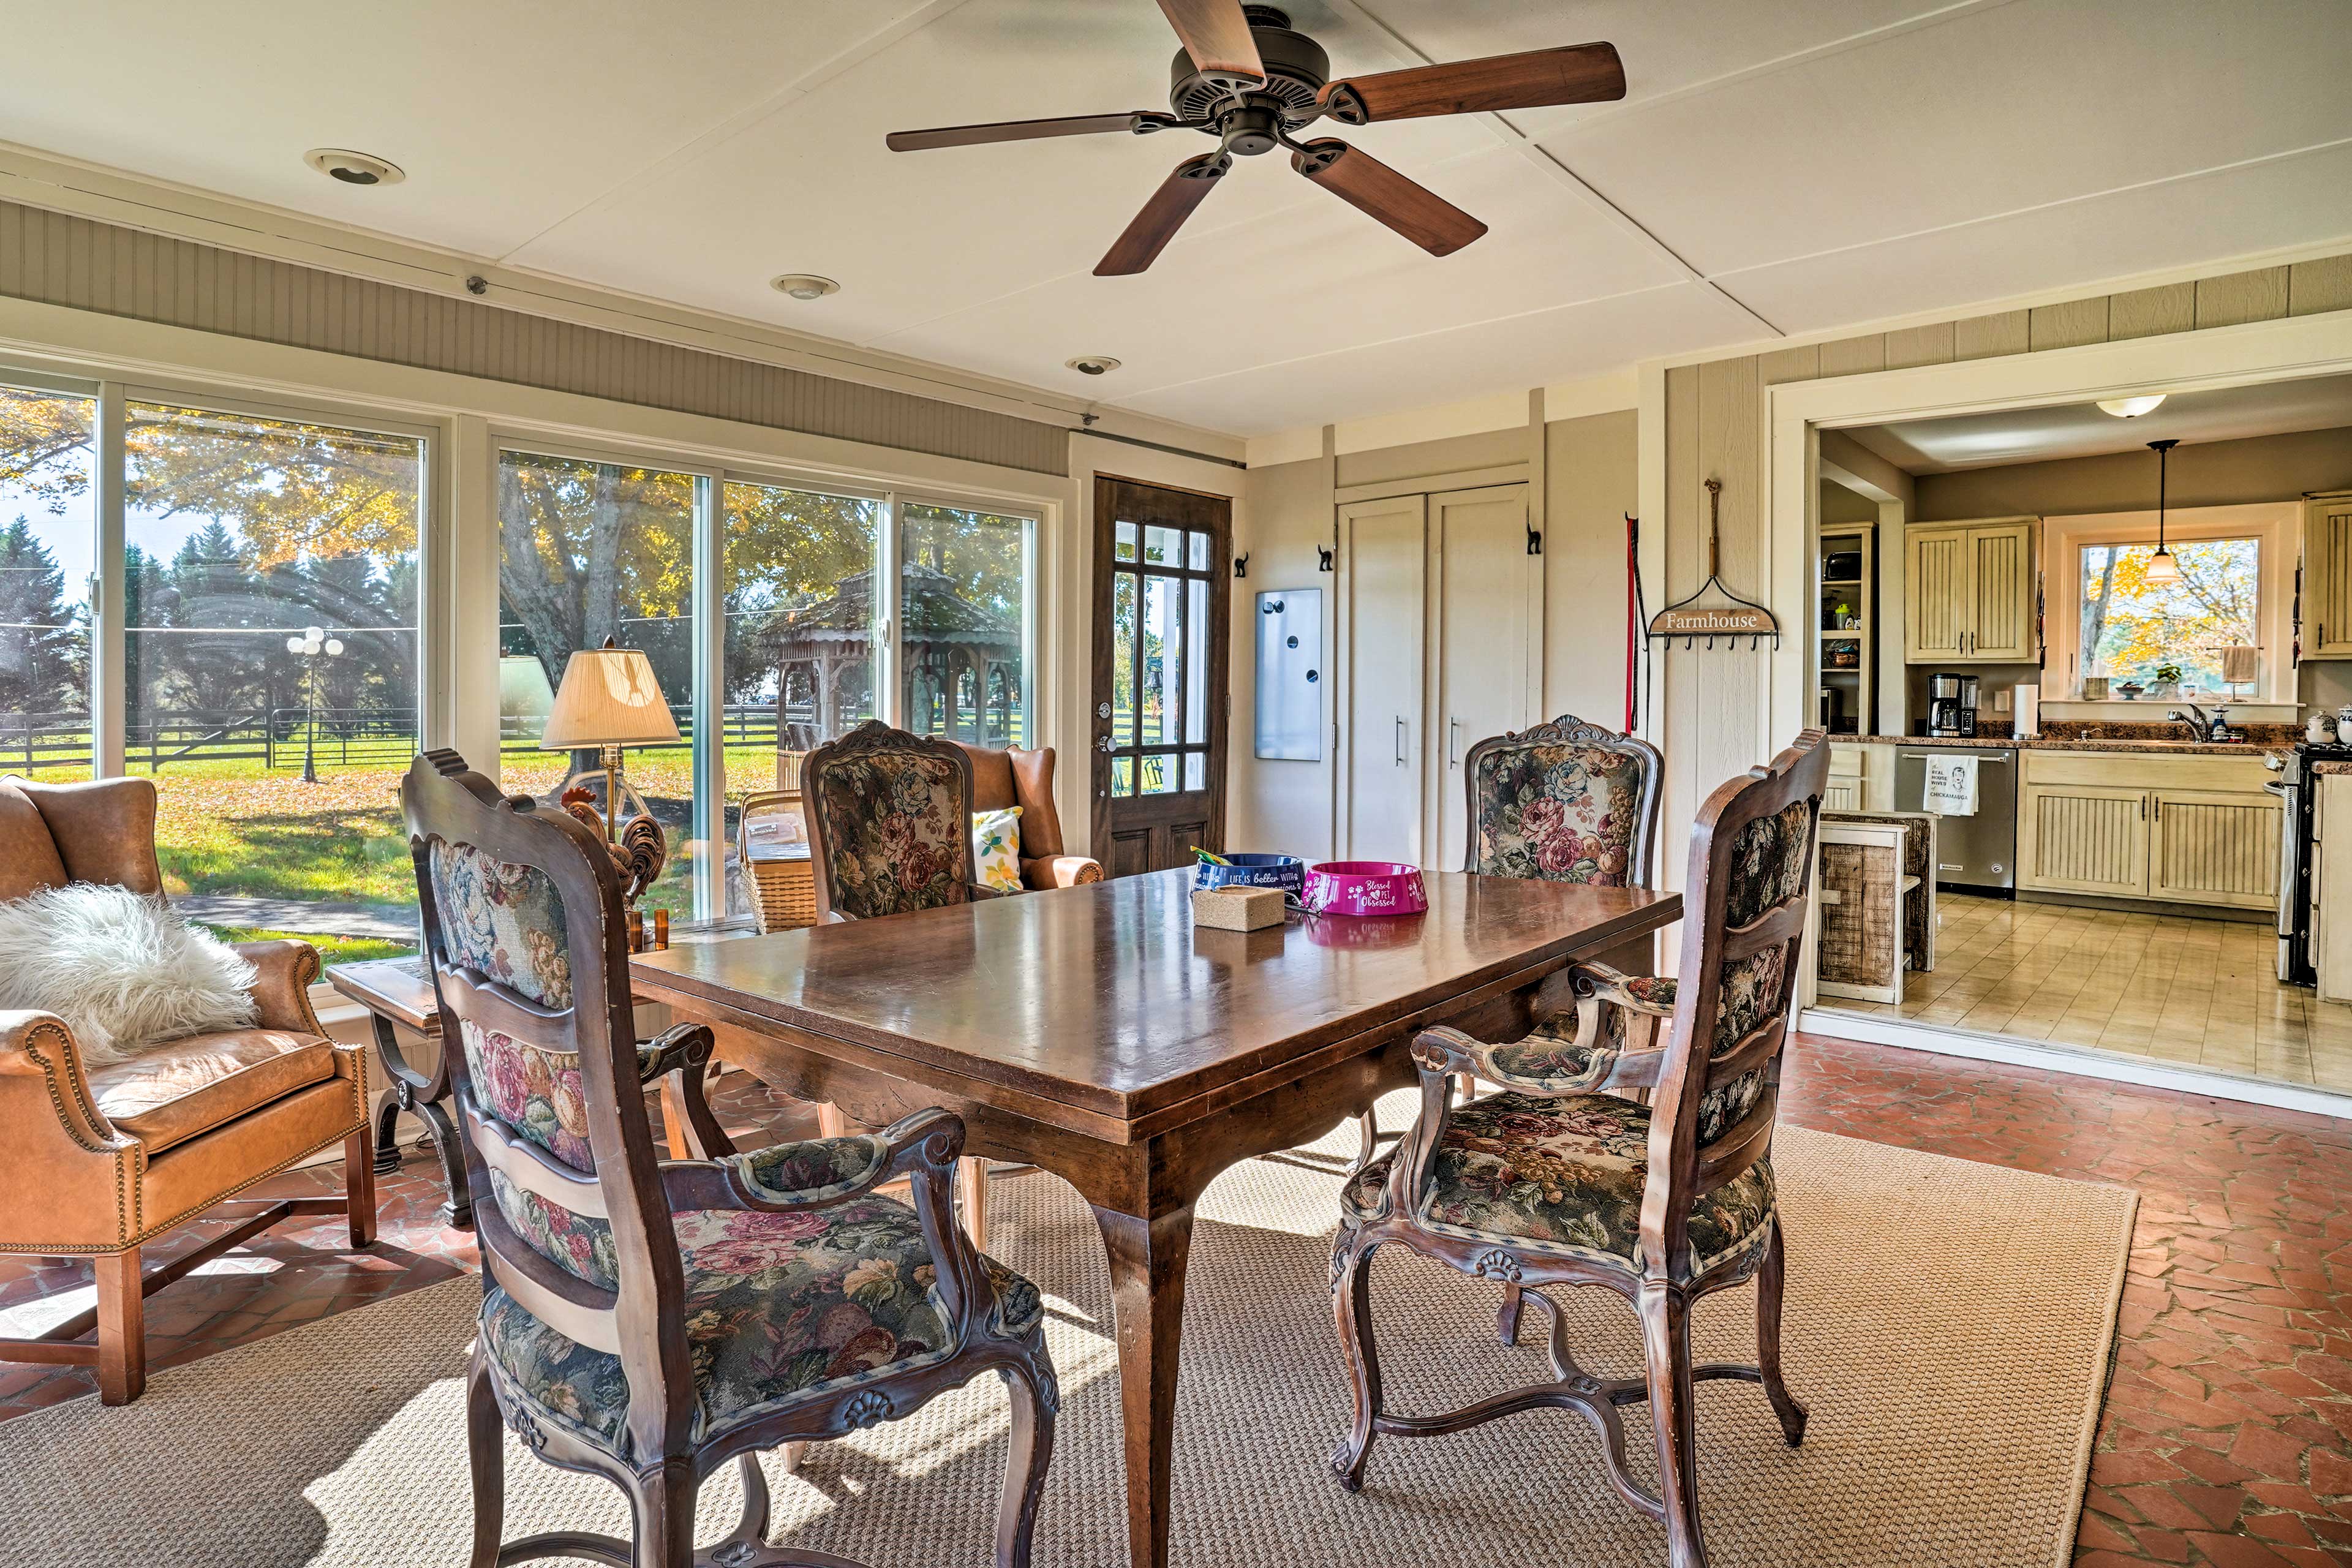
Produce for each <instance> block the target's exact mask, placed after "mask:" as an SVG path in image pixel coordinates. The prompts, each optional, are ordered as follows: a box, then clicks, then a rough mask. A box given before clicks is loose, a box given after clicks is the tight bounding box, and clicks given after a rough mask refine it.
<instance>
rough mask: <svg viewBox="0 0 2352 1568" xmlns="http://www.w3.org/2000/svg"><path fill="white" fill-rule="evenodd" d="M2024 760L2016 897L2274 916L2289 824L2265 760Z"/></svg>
mask: <svg viewBox="0 0 2352 1568" xmlns="http://www.w3.org/2000/svg"><path fill="white" fill-rule="evenodd" d="M2020 777H2021V783H2020V788H2019V794H2018V821H2017V862H2018V870H2017V885H2018V887H2019V888H2021V889H2028V890H2032V891H2040V892H2056V893H2096V894H2101V895H2103V896H2105V897H2108V898H2126V899H2149V900H2162V901H2164V902H2167V903H2176V904H2209V905H2213V906H2216V907H2220V908H2225V909H2247V910H2263V909H2271V908H2273V907H2275V905H2276V903H2277V901H2278V860H2279V834H2280V833H2281V832H2282V831H2283V829H2284V818H2283V816H2282V813H2281V809H2280V803H2279V800H2278V798H2277V797H2276V796H2274V795H2269V794H2267V793H2265V792H2264V791H2263V787H2262V786H2263V778H2264V774H2263V765H2262V759H2261V758H2260V757H2259V756H2253V755H2250V756H2245V757H2225V756H2214V755H2211V754H2210V753H2165V752H2140V753H2128V752H2116V753H2100V752H2025V753H2023V754H2022V756H2021V769H2020Z"/></svg>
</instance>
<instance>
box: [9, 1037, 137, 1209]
mask: <svg viewBox="0 0 2352 1568" xmlns="http://www.w3.org/2000/svg"><path fill="white" fill-rule="evenodd" d="M0 1150H5V1152H6V1163H5V1180H0V1247H5V1248H6V1249H8V1250H12V1251H21V1250H27V1249H30V1250H35V1251H38V1250H42V1249H43V1248H45V1247H47V1248H55V1249H57V1250H59V1251H68V1250H77V1251H79V1250H107V1249H109V1248H110V1247H112V1246H117V1245H120V1244H121V1240H122V1237H123V1236H124V1234H125V1229H124V1227H125V1225H126V1223H127V1222H126V1215H125V1210H124V1206H123V1205H124V1204H125V1201H126V1199H127V1198H128V1196H129V1194H130V1193H131V1190H132V1189H133V1187H134V1186H135V1184H137V1182H138V1180H139V1172H140V1168H141V1166H142V1163H143V1156H142V1152H141V1149H140V1145H139V1141H138V1140H137V1139H135V1138H132V1137H130V1136H129V1135H127V1134H125V1133H121V1132H118V1131H115V1129H114V1127H113V1125H112V1124H111V1123H110V1122H109V1121H107V1120H106V1116H105V1113H104V1112H102V1111H100V1110H99V1109H98V1105H97V1102H96V1101H95V1100H92V1099H91V1098H90V1093H89V1080H88V1079H86V1078H85V1077H84V1075H83V1071H82V1063H81V1052H80V1049H79V1047H76V1045H75V1044H74V1038H73V1033H72V1031H71V1030H69V1029H68V1028H67V1027H66V1024H65V1020H64V1019H62V1018H59V1017H58V1016H57V1015H56V1014H54V1013H42V1012H36V1011H32V1010H30V1009H26V1010H21V1011H19V1010H13V1009H12V1010H9V1011H5V1012H0ZM130 1212H131V1213H132V1214H135V1213H136V1212H137V1211H136V1209H135V1208H132V1209H131V1210H130Z"/></svg>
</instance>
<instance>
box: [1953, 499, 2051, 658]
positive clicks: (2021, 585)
mask: <svg viewBox="0 0 2352 1568" xmlns="http://www.w3.org/2000/svg"><path fill="white" fill-rule="evenodd" d="M1968 548H1969V580H1970V588H1971V597H1972V598H1973V601H1974V605H1975V608H1974V612H1973V615H1972V616H1971V621H1972V623H1973V625H1972V626H1971V629H1970V631H1969V646H1968V654H1969V658H1979V659H1987V660H1998V661H2000V662H2001V663H2004V664H2031V663H2032V662H2033V660H2034V659H2036V658H2039V657H2040V649H2039V648H2037V647H2035V644H2034V629H2035V628H2034V616H2033V600H2034V592H2033V589H2034V580H2035V578H2036V576H2037V573H2036V572H2035V570H2034V563H2033V525H2032V523H2030V522H2011V523H2001V524H1998V525H1996V526H1993V527H1990V528H1972V529H1970V530H1969V541H1968Z"/></svg>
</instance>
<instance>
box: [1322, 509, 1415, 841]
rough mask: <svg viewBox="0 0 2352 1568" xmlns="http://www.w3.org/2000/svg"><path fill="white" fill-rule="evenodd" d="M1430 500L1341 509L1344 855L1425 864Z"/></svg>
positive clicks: (1341, 782)
mask: <svg viewBox="0 0 2352 1568" xmlns="http://www.w3.org/2000/svg"><path fill="white" fill-rule="evenodd" d="M1428 537H1429V531H1428V498H1426V497H1424V496H1417V495H1415V496H1392V497H1391V498H1389V499H1387V500H1367V501H1351V502H1349V504H1348V505H1346V506H1343V507H1341V508H1340V509H1339V615H1340V639H1341V640H1340V693H1339V700H1340V701H1341V703H1343V704H1344V707H1343V709H1342V714H1343V717H1342V718H1341V721H1340V744H1339V758H1340V766H1341V768H1342V769H1343V770H1344V771H1343V772H1342V773H1341V776H1340V780H1339V793H1340V802H1341V806H1342V810H1343V815H1342V816H1341V819H1340V834H1339V858H1340V859H1342V860H1399V861H1402V862H1404V863H1405V864H1407V865H1412V866H1418V865H1421V864H1423V860H1422V837H1421V816H1422V811H1421V804H1422V790H1421V781H1422V756H1423V751H1424V749H1425V744H1426V734H1427V716H1426V711H1425V707H1424V702H1423V685H1422V666H1423V654H1422V650H1423V637H1424V636H1425V628H1426V624H1427V620H1428V611H1427V598H1426V594H1427V584H1428V560H1427V552H1428V548H1429V544H1428Z"/></svg>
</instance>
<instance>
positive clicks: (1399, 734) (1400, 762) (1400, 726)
mask: <svg viewBox="0 0 2352 1568" xmlns="http://www.w3.org/2000/svg"><path fill="white" fill-rule="evenodd" d="M1396 762H1397V766H1399V767H1402V766H1404V715H1403V714H1402V713H1400V714H1398V715H1397V721H1396Z"/></svg>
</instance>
